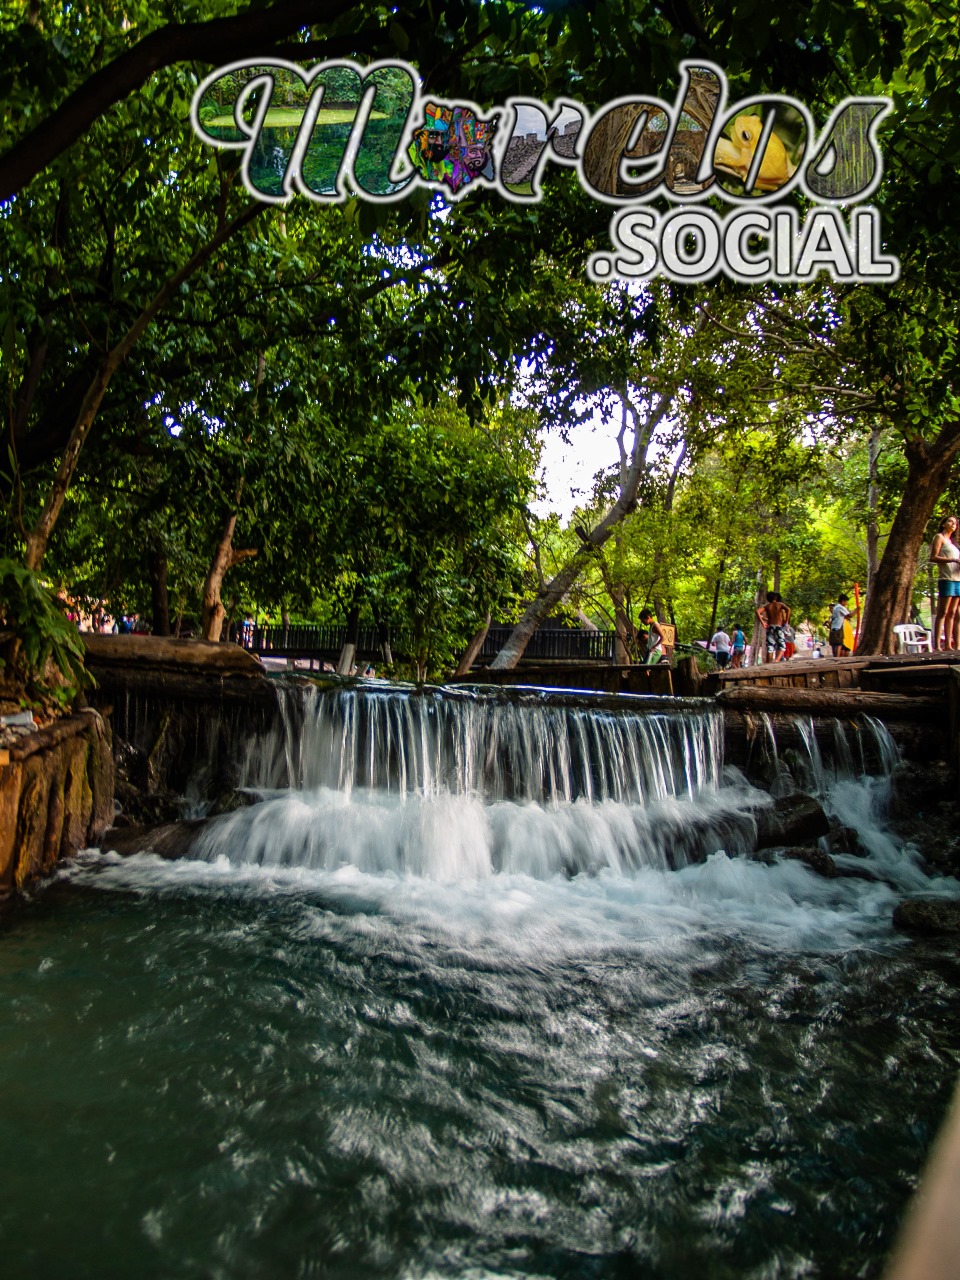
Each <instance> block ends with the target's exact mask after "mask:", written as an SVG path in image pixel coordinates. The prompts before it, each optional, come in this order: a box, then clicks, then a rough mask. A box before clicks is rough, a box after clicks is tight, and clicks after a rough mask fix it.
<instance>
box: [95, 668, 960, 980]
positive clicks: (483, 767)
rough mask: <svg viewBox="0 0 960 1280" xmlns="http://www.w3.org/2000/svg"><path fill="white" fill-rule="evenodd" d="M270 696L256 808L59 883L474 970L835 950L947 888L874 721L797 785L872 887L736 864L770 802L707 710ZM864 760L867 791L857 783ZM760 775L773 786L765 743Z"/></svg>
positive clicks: (805, 734) (101, 862)
mask: <svg viewBox="0 0 960 1280" xmlns="http://www.w3.org/2000/svg"><path fill="white" fill-rule="evenodd" d="M284 696H285V704H284V718H283V724H282V728H281V729H280V730H279V731H274V732H273V733H271V734H268V735H266V736H265V737H263V738H259V739H251V740H249V741H248V742H247V743H246V758H245V762H244V765H243V769H242V776H241V780H242V781H243V782H244V783H245V784H246V785H247V786H248V787H251V788H253V789H255V790H257V791H258V795H259V802H258V803H256V804H253V805H250V806H249V807H246V808H241V809H239V810H237V811H236V812H234V813H231V814H228V815H225V816H222V817H220V818H217V819H214V820H212V821H211V822H210V823H209V824H208V826H207V827H206V829H205V830H204V831H203V833H202V835H201V836H200V838H199V840H198V841H197V842H196V843H195V844H194V845H193V847H192V848H191V851H190V856H189V858H187V859H183V860H180V861H174V862H169V861H164V860H162V859H160V858H156V857H153V856H152V855H149V854H147V855H140V856H138V857H135V858H130V859H127V860H121V859H119V858H116V857H115V856H110V855H109V854H108V855H104V856H100V855H91V856H89V857H88V858H87V859H86V860H85V862H84V863H83V864H82V865H81V867H80V868H78V870H77V871H76V872H74V873H73V874H79V875H81V876H83V877H84V878H85V879H88V880H89V881H90V882H91V883H95V884H96V885H97V886H98V887H104V888H107V887H110V888H116V889H125V890H132V891H156V890H160V891H166V890H190V891H204V892H207V891H211V890H213V891H216V892H225V893H236V892H242V893H253V894H257V895H262V896H263V897H264V898H267V899H269V898H270V897H273V896H276V895H280V896H283V897H285V898H286V897H289V896H291V895H303V897H304V901H305V909H307V910H308V916H309V930H310V932H311V933H316V934H319V935H325V934H328V935H329V936H330V937H331V938H332V937H336V936H342V935H343V934H345V933H351V934H361V935H365V936H368V937H369V939H370V943H371V945H374V943H378V944H383V945H388V946H389V947H391V948H393V949H399V950H401V951H402V950H404V949H406V948H410V947H413V948H414V949H417V948H421V947H423V946H428V945H441V946H444V947H446V948H455V949H461V948H462V949H465V950H467V951H469V952H470V953H471V954H472V955H473V956H474V958H475V959H476V960H477V961H478V962H479V961H480V960H481V958H482V961H483V963H488V964H495V963H496V960H497V956H498V955H499V954H510V955H513V956H523V957H526V958H527V960H528V961H529V962H530V963H539V962H540V960H542V959H544V958H546V957H550V956H555V957H556V956H565V957H569V956H576V955H581V956H582V955H587V954H593V953H597V952H626V953H633V952H637V951H640V952H643V951H647V950H649V949H650V948H652V947H655V948H657V949H659V950H660V951H662V949H663V948H664V947H667V948H669V949H673V950H676V951H677V954H678V956H682V955H683V954H684V951H685V949H686V952H687V953H688V954H689V955H694V954H696V953H697V952H698V951H699V949H700V944H701V943H707V944H708V945H716V944H717V943H718V942H719V943H720V944H721V945H722V940H723V939H724V938H727V939H729V938H731V937H734V936H736V937H743V938H748V939H750V940H751V941H752V942H753V943H754V944H755V945H757V946H758V947H760V948H761V949H763V948H771V949H776V950H778V951H781V952H782V951H784V950H787V951H789V950H799V951H804V950H814V951H833V950H843V949H846V948H849V947H857V946H863V945H868V944H880V943H888V942H891V941H893V940H894V937H895V935H894V934H893V931H892V928H891V925H890V916H891V912H892V910H893V907H894V905H895V903H896V902H897V901H898V900H899V899H900V898H901V897H903V896H904V895H905V894H912V893H926V894H930V893H933V894H944V895H951V896H952V895H955V894H957V893H958V891H960V885H958V884H957V882H956V881H954V880H944V879H939V880H938V879H931V878H930V877H928V876H927V875H926V874H925V873H924V872H923V871H922V870H921V869H920V866H919V863H918V859H917V857H916V853H915V850H913V849H912V848H911V847H910V846H909V845H905V844H904V842H902V841H899V840H897V839H895V838H894V837H893V836H892V835H891V833H890V832H889V831H888V830H886V829H885V827H884V824H883V821H882V817H881V815H882V812H883V805H884V798H885V795H886V792H887V788H888V775H889V771H890V769H891V768H892V766H893V764H894V763H895V761H896V748H895V747H894V746H893V744H892V742H891V740H890V738H889V735H888V734H886V731H885V730H884V729H883V727H882V726H881V725H879V724H877V723H876V722H868V723H867V724H866V725H865V726H864V727H863V729H862V730H857V731H856V732H854V733H852V732H851V731H850V730H849V729H847V728H846V727H845V726H842V725H837V726H836V728H835V729H834V730H833V733H832V735H831V736H832V740H831V741H830V742H828V743H826V744H821V743H819V742H818V741H817V737H816V734H815V732H814V727H813V724H812V722H811V723H809V724H804V725H802V726H801V737H802V741H803V742H804V744H805V754H804V756H803V758H802V759H801V760H800V761H799V763H798V764H797V765H796V766H795V767H797V768H799V769H800V771H801V772H802V773H803V775H804V777H803V782H804V784H805V785H806V786H807V787H809V788H810V789H812V790H815V791H817V792H818V793H819V795H820V797H821V799H822V801H823V804H824V807H825V808H826V810H827V812H828V813H829V814H831V815H833V816H835V817H836V818H837V819H838V820H839V821H840V822H842V824H843V825H845V826H847V827H852V828H854V829H855V830H856V831H857V832H858V834H859V838H860V842H861V845H862V847H863V848H864V849H865V850H866V851H867V854H866V856H865V857H853V856H849V855H838V856H837V859H836V860H837V863H838V865H839V866H841V868H844V869H849V870H850V871H853V872H861V873H866V875H867V876H868V877H873V879H869V878H868V879H864V878H846V877H842V878H838V879H832V880H827V879H824V878H822V877H820V876H819V875H817V874H816V873H814V872H813V871H811V870H810V869H809V868H808V867H806V866H805V865H804V864H803V863H801V862H799V861H794V860H784V861H782V862H774V863H773V864H772V865H765V864H764V863H761V862H758V861H753V860H751V859H750V858H749V857H747V856H746V855H748V854H750V853H751V851H752V850H753V849H754V845H755V839H756V823H757V815H758V813H759V812H760V811H761V810H763V809H765V808H766V807H768V806H770V805H771V804H774V803H776V802H775V801H774V800H772V799H771V796H770V795H769V794H767V793H766V792H763V791H760V790H758V789H757V788H755V787H753V786H751V785H749V784H748V783H747V782H746V780H745V779H744V778H743V777H742V775H740V774H739V773H738V772H737V771H736V770H732V769H729V768H724V765H723V756H722V736H721V732H720V730H721V724H722V722H721V720H720V717H719V716H717V715H715V714H712V713H710V712H707V711H697V712H694V713H691V712H690V711H689V710H686V711H680V712H672V713H669V712H665V711H662V710H659V709H657V710H655V711H653V712H650V713H646V714H644V713H643V712H641V711H640V710H634V709H630V710H628V711H625V712H611V711H607V710H600V709H595V708H592V707H590V706H589V705H587V706H583V705H573V706H571V705H568V704H565V703H553V704H551V703H550V702H549V701H545V700H543V699H535V700H528V701H526V702H523V701H521V702H504V701H503V700H502V699H496V698H490V697H487V698H483V697H472V696H465V695H463V694H458V695H455V696H453V697H446V696H444V695H443V694H442V693H440V692H434V693H432V694H431V695H429V696H411V695H410V694H409V693H406V692H399V691H397V690H390V689H387V690H382V691H381V690H377V691H376V692H370V693H364V692H361V691H357V690H346V691H345V690H339V691H335V692H320V691H317V690H316V689H314V688H313V687H309V688H307V689H305V690H304V689H302V688H294V689H288V690H286V691H285V695H284ZM768 736H771V737H772V731H769V726H768ZM865 742H868V744H869V746H870V754H871V756H872V759H873V761H874V762H875V764H876V763H877V762H878V763H879V767H880V768H881V770H882V772H881V774H880V775H878V776H872V777H871V776H866V775H865V774H864V772H863V770H864V769H865V768H866V762H867V751H866V748H865V745H864V743H865ZM769 757H770V759H771V762H772V764H773V765H774V766H775V767H776V768H779V769H783V768H785V766H783V765H782V764H781V762H780V760H779V756H778V753H777V750H776V742H775V741H772V742H771V745H770V751H769ZM780 781H781V782H782V781H783V776H782V775H781V779H780ZM786 785H788V786H789V783H787V784H786Z"/></svg>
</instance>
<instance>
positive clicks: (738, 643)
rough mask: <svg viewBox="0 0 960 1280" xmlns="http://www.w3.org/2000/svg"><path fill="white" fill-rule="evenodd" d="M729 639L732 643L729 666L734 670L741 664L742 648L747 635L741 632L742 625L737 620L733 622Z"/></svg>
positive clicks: (745, 645) (744, 647) (745, 643)
mask: <svg viewBox="0 0 960 1280" xmlns="http://www.w3.org/2000/svg"><path fill="white" fill-rule="evenodd" d="M731 639H732V643H733V647H732V650H731V653H732V655H733V656H732V657H731V659H730V666H731V668H733V669H735V670H739V668H740V667H742V666H743V655H744V650H745V649H746V647H747V637H746V636H745V635H744V634H743V627H741V625H740V623H739V622H735V623H734V624H733V631H732V632H731Z"/></svg>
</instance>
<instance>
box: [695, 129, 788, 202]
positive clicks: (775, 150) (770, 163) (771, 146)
mask: <svg viewBox="0 0 960 1280" xmlns="http://www.w3.org/2000/svg"><path fill="white" fill-rule="evenodd" d="M762 133H763V121H762V120H761V119H760V117H759V116H737V118H736V120H734V122H733V139H732V140H728V139H727V138H720V139H719V140H718V142H717V146H716V150H715V151H714V154H713V163H714V165H715V167H716V168H718V169H723V170H725V171H727V172H728V173H733V174H735V175H736V176H737V177H738V178H739V179H740V181H741V182H746V180H747V174H748V173H749V172H750V166H751V165H752V164H753V156H754V152H755V151H756V149H757V143H758V142H759V141H760V137H761V135H762ZM796 169H797V166H796V165H795V164H792V163H791V161H790V157H789V156H788V155H787V149H786V147H785V146H784V145H783V143H782V142H781V141H780V139H779V138H778V137H777V135H776V134H775V133H771V134H770V137H769V138H768V140H767V145H766V147H765V148H764V152H763V160H762V161H761V163H760V172H759V174H758V175H757V178H756V181H755V184H754V186H755V189H756V190H758V191H776V190H777V188H778V187H782V186H783V184H784V183H785V182H788V181H789V180H790V179H791V178H792V177H793V175H794V173H795V172H796Z"/></svg>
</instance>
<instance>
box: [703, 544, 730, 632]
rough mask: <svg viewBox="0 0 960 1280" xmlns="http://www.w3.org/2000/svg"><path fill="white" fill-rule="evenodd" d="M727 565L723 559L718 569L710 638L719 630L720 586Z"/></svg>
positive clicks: (711, 614) (714, 589)
mask: <svg viewBox="0 0 960 1280" xmlns="http://www.w3.org/2000/svg"><path fill="white" fill-rule="evenodd" d="M726 567H727V562H726V560H724V559H721V561H720V567H719V568H718V569H717V581H716V583H715V585H714V588H713V607H712V608H711V610H710V635H709V636H708V637H707V639H708V640H709V639H710V638H711V637H712V636H713V635H714V634H715V632H716V630H717V614H718V613H719V612H720V587H721V586H722V585H723V575H724V571H725V570H726Z"/></svg>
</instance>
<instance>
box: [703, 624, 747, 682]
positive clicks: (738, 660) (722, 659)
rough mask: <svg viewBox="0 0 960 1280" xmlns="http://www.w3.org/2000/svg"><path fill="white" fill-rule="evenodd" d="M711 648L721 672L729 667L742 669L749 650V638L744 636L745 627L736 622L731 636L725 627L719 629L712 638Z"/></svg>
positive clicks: (731, 630)
mask: <svg viewBox="0 0 960 1280" xmlns="http://www.w3.org/2000/svg"><path fill="white" fill-rule="evenodd" d="M710 648H711V649H712V650H713V656H714V658H715V659H716V663H717V666H718V667H719V668H720V670H721V671H722V670H723V669H724V668H725V667H727V666H729V667H730V668H731V669H733V668H735V667H742V666H743V655H744V653H745V652H746V648H747V637H746V636H745V635H744V634H743V627H741V625H740V623H739V622H735V623H734V624H733V626H732V628H731V629H730V634H729V635H728V634H727V632H726V631H724V629H723V627H719V628H718V629H717V630H716V631H715V632H714V633H713V635H712V636H711V637H710Z"/></svg>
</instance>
